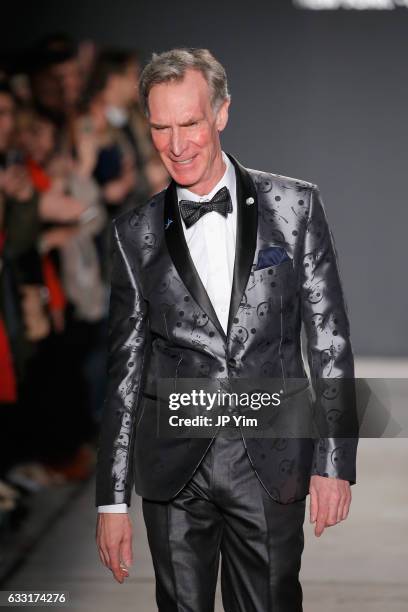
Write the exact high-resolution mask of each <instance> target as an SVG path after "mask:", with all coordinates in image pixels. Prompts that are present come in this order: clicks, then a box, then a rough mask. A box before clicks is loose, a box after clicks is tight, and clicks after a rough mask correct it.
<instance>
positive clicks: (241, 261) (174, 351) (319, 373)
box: [96, 49, 357, 612]
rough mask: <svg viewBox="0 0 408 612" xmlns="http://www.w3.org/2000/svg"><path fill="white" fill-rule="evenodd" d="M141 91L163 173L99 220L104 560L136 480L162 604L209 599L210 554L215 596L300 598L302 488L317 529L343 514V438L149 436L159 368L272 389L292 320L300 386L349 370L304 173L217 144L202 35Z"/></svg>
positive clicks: (284, 365)
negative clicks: (248, 162) (108, 282)
mask: <svg viewBox="0 0 408 612" xmlns="http://www.w3.org/2000/svg"><path fill="white" fill-rule="evenodd" d="M140 95H141V100H142V102H143V103H144V105H145V110H146V114H147V117H148V119H149V122H150V127H151V132H152V138H153V142H154V145H155V147H156V148H157V150H158V152H159V154H160V156H161V159H162V161H163V163H164V165H165V166H166V168H167V170H168V172H169V174H170V176H171V182H170V184H169V186H168V188H167V189H165V190H164V191H162V192H161V193H158V194H157V195H155V196H154V197H153V198H152V199H151V200H150V201H149V202H146V204H145V205H144V206H142V207H141V208H138V209H137V210H134V211H130V212H127V213H125V214H124V215H122V216H120V217H119V218H117V219H116V221H115V222H114V223H113V238H112V245H113V270H112V294H111V307H110V341H109V355H110V359H109V374H108V394H107V399H106V404H105V407H104V413H103V422H102V427H101V435H100V446H99V453H98V466H97V482H96V505H97V506H98V510H99V514H98V523H97V544H98V549H99V554H100V557H101V561H102V562H103V563H104V565H105V566H106V567H108V568H110V569H111V570H112V572H113V574H114V576H115V578H116V580H117V581H119V582H123V580H124V578H125V577H126V576H127V575H128V570H127V566H128V565H129V564H130V563H131V562H132V542H131V540H132V535H131V533H132V532H131V523H130V520H129V518H128V515H127V507H128V506H129V505H130V500H131V492H132V488H133V486H134V487H135V490H136V492H137V493H138V494H139V495H141V496H142V498H143V514H144V520H145V523H146V527H147V534H148V539H149V546H150V550H151V553H152V558H153V564H154V569H155V575H156V599H157V605H158V608H159V610H161V611H165V612H167V611H172V610H175V611H176V610H183V611H184V612H186V611H191V612H201V611H209V610H212V609H213V606H214V592H215V587H216V581H217V573H218V564H219V559H220V556H221V559H222V565H221V586H222V597H223V604H224V608H225V610H226V611H227V612H238V611H242V612H250V611H252V610H253V611H259V612H261V611H262V612H265V611H273V612H282V611H287V612H298V611H300V610H302V589H301V585H300V583H299V579H298V574H299V569H300V562H301V554H302V550H303V522H304V515H305V499H306V496H307V494H308V493H310V496H311V503H310V520H311V522H313V523H315V533H316V535H318V536H319V535H320V534H321V533H322V532H323V530H324V528H325V527H326V526H331V525H334V524H336V523H338V522H339V521H341V520H343V519H345V518H346V517H347V514H348V511H349V506H350V501H351V494H350V485H351V484H353V483H354V482H355V461H356V447H357V440H356V439H355V438H345V437H344V438H336V437H324V438H323V437H322V438H318V439H314V438H312V437H309V438H307V437H304V438H294V437H287V438H275V439H273V438H255V437H245V435H238V436H237V435H235V436H234V435H228V434H225V435H216V436H209V437H207V438H204V437H202V438H193V437H191V438H181V437H176V436H175V437H174V438H169V437H159V436H157V427H156V425H157V424H156V400H157V381H158V379H160V378H167V379H177V380H180V379H185V378H197V377H205V378H207V379H212V380H214V379H218V378H220V379H221V378H224V379H225V378H227V379H228V380H233V379H239V378H246V379H255V378H271V379H272V378H276V379H280V380H281V381H282V386H283V388H284V389H285V390H286V389H287V387H288V386H289V385H290V382H291V381H292V380H299V379H300V380H304V381H306V382H307V375H306V372H305V367H304V364H303V360H302V353H301V328H302V324H303V327H304V330H305V336H306V341H307V355H308V365H309V370H310V379H311V383H312V386H313V387H314V391H315V393H316V394H317V395H319V393H325V390H326V387H325V385H321V384H319V381H320V382H321V381H323V380H327V379H333V380H334V379H336V380H339V379H352V378H353V376H354V369H353V368H354V366H353V355H352V349H351V345H350V339H349V323H348V318H347V313H346V307H345V303H344V299H343V294H342V289H341V284H340V279H339V273H338V268H337V263H336V254H335V250H334V246H333V242H332V238H331V234H330V230H329V228H328V225H327V220H326V216H325V212H324V208H323V205H322V201H321V198H320V194H319V189H318V187H317V186H316V185H313V184H311V183H308V182H305V181H302V180H296V179H293V178H288V177H284V176H280V175H277V174H271V173H269V172H262V171H259V170H251V169H248V168H244V167H243V166H242V165H241V164H240V163H239V162H238V161H237V159H235V158H234V157H233V156H232V155H227V154H226V153H225V152H224V151H222V149H221V144H220V132H221V131H222V130H223V129H224V128H225V126H226V124H227V120H228V108H229V104H230V96H229V94H228V88H227V80H226V75H225V71H224V69H223V67H222V66H221V65H220V64H219V62H218V61H217V60H216V59H215V58H214V57H213V56H212V54H211V53H210V52H209V51H208V50H205V49H173V50H171V51H168V52H164V53H161V54H159V55H156V54H155V55H154V56H153V58H152V60H151V62H150V63H149V64H148V65H147V66H146V68H145V69H144V71H143V73H142V77H141V83H140ZM304 389H305V385H303V386H302V387H301V388H298V389H297V390H296V393H299V397H300V398H301V397H304V402H305V404H306V402H307V396H306V395H305V391H304ZM302 393H303V396H302V395H301V394H302ZM343 408H344V410H345V409H346V408H347V407H346V406H344V407H343ZM220 553H221V555H220Z"/></svg>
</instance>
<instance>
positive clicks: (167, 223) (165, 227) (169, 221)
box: [164, 219, 173, 229]
mask: <svg viewBox="0 0 408 612" xmlns="http://www.w3.org/2000/svg"><path fill="white" fill-rule="evenodd" d="M171 223H173V219H167V221H166V225H165V226H164V229H169V227H170V224H171Z"/></svg>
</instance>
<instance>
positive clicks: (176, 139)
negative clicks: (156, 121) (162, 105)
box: [170, 128, 186, 157]
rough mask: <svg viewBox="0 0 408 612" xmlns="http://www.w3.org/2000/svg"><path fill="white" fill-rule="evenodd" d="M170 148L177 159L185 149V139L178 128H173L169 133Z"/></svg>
mask: <svg viewBox="0 0 408 612" xmlns="http://www.w3.org/2000/svg"><path fill="white" fill-rule="evenodd" d="M170 147H171V152H172V153H173V155H175V156H177V157H179V156H180V155H181V154H182V153H183V151H184V149H185V148H186V145H185V139H184V137H183V134H182V133H181V131H180V129H179V128H173V129H172V131H171V140H170Z"/></svg>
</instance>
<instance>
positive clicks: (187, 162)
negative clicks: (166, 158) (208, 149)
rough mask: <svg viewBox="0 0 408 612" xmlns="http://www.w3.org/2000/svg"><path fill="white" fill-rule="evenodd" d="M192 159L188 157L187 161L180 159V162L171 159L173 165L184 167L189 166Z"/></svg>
mask: <svg viewBox="0 0 408 612" xmlns="http://www.w3.org/2000/svg"><path fill="white" fill-rule="evenodd" d="M194 157H195V156H194ZM194 157H190V158H189V159H182V160H181V159H177V160H176V159H173V160H172V162H173V163H175V164H180V165H182V166H184V165H187V164H190V163H191V162H192V161H193V160H194Z"/></svg>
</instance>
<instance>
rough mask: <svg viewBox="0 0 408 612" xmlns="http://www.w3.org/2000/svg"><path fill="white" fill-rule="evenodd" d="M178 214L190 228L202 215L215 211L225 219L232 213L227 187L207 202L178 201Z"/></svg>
mask: <svg viewBox="0 0 408 612" xmlns="http://www.w3.org/2000/svg"><path fill="white" fill-rule="evenodd" d="M179 205H180V212H181V216H182V217H183V219H184V223H185V224H186V227H187V228H188V227H191V226H192V225H194V223H195V222H196V221H198V220H199V219H201V217H202V216H203V215H205V214H206V213H208V212H211V211H213V210H215V211H216V212H218V213H220V215H223V216H224V217H226V216H227V215H228V213H230V212H232V202H231V196H230V192H229V191H228V189H227V187H222V188H221V189H220V190H219V191H217V193H216V194H215V195H214V196H213V197H212V198H211V200H209V201H208V202H193V201H192V200H180V202H179Z"/></svg>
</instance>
